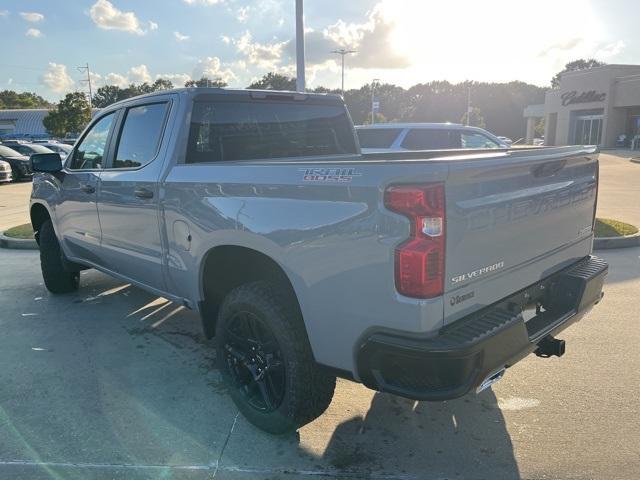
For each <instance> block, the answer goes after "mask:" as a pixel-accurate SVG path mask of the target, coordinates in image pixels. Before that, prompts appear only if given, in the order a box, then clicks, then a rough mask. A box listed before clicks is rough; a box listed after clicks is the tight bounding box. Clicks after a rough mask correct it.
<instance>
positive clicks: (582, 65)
mask: <svg viewBox="0 0 640 480" xmlns="http://www.w3.org/2000/svg"><path fill="white" fill-rule="evenodd" d="M603 65H606V63H604V62H600V61H599V60H595V59H593V58H589V59H588V60H585V59H583V58H580V59H578V60H574V61H573V62H569V63H567V64H566V65H565V66H564V70H562V71H561V72H558V73H556V74H555V75H554V77H553V78H552V79H551V86H552V87H553V88H557V87H559V86H560V77H561V76H562V74H563V73H566V72H575V71H578V70H589V69H590V68H595V67H601V66H603Z"/></svg>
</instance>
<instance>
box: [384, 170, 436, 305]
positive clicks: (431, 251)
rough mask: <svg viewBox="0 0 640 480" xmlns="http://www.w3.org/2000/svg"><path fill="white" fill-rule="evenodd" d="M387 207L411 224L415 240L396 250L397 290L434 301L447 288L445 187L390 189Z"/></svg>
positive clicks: (427, 185)
mask: <svg viewBox="0 0 640 480" xmlns="http://www.w3.org/2000/svg"><path fill="white" fill-rule="evenodd" d="M384 204H385V206H386V207H387V208H388V209H389V210H392V211H394V212H396V213H400V214H402V215H404V216H405V217H407V218H409V220H410V221H411V237H410V238H409V239H408V240H407V241H405V242H403V243H402V244H400V245H398V247H397V248H396V251H395V270H396V288H397V290H398V292H400V293H401V294H402V295H406V296H408V297H415V298H433V297H438V296H440V295H442V293H443V288H444V247H445V240H446V230H445V202H444V184H443V183H431V184H425V185H396V186H393V187H389V188H387V190H386V191H385V194H384Z"/></svg>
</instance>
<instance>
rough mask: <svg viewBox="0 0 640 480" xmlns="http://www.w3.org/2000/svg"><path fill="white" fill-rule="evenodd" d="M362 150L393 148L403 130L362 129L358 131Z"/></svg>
mask: <svg viewBox="0 0 640 480" xmlns="http://www.w3.org/2000/svg"><path fill="white" fill-rule="evenodd" d="M356 132H357V133H358V141H359V142H360V147H361V148H391V145H393V142H394V141H395V140H396V138H398V135H400V132H402V129H401V128H360V129H358V130H356Z"/></svg>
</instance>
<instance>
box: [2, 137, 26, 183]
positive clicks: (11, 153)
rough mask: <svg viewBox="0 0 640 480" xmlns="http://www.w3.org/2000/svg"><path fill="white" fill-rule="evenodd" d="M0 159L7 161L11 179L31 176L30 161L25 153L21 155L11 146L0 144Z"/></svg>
mask: <svg viewBox="0 0 640 480" xmlns="http://www.w3.org/2000/svg"><path fill="white" fill-rule="evenodd" d="M0 160H3V161H4V162H7V163H8V164H9V167H10V168H11V172H12V173H11V179H12V180H19V179H21V178H31V176H32V171H31V162H29V157H28V156H27V155H22V154H21V153H20V152H17V151H16V150H14V149H13V148H9V147H7V146H6V145H4V144H3V145H0Z"/></svg>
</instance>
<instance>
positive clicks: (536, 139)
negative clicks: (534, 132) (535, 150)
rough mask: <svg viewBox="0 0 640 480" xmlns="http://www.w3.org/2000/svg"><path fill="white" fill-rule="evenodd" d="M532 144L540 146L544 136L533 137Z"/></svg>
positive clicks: (542, 143)
mask: <svg viewBox="0 0 640 480" xmlns="http://www.w3.org/2000/svg"><path fill="white" fill-rule="evenodd" d="M533 144H534V145H536V146H538V147H541V146H542V145H544V137H541V138H534V139H533Z"/></svg>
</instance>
